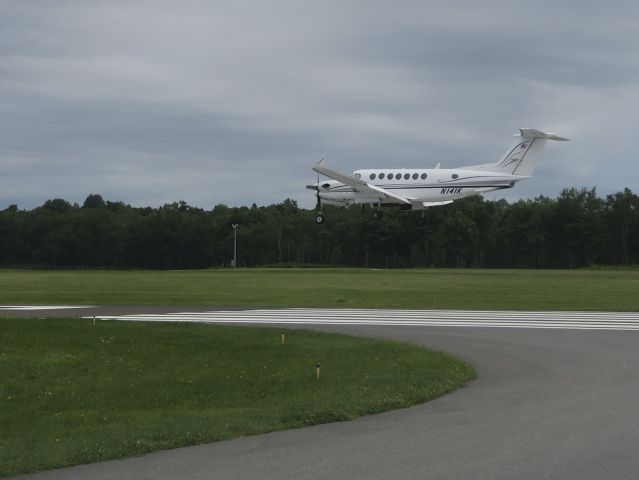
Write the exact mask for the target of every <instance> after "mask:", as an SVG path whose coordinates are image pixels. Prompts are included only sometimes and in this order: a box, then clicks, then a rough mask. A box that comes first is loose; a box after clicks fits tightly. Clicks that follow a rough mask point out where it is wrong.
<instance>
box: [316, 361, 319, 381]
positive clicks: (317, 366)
mask: <svg viewBox="0 0 639 480" xmlns="http://www.w3.org/2000/svg"><path fill="white" fill-rule="evenodd" d="M315 376H316V377H317V379H318V380H319V377H320V362H317V363H316V364H315Z"/></svg>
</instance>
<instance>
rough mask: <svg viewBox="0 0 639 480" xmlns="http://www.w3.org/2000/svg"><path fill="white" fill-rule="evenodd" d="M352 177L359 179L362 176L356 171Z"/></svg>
mask: <svg viewBox="0 0 639 480" xmlns="http://www.w3.org/2000/svg"><path fill="white" fill-rule="evenodd" d="M353 178H354V179H355V180H359V179H360V178H362V175H361V174H360V173H356V174H354V175H353Z"/></svg>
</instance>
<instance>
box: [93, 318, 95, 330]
mask: <svg viewBox="0 0 639 480" xmlns="http://www.w3.org/2000/svg"><path fill="white" fill-rule="evenodd" d="M93 326H94V327H95V315H93Z"/></svg>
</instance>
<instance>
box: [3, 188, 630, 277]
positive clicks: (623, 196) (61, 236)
mask: <svg viewBox="0 0 639 480" xmlns="http://www.w3.org/2000/svg"><path fill="white" fill-rule="evenodd" d="M232 224H238V225H239V226H238V229H237V252H238V254H237V256H238V266H240V267H254V266H267V265H297V266H302V265H315V266H319V265H344V266H356V267H393V268H406V267H479V268H579V267H587V266H593V265H636V264H638V263H639V197H637V195H635V194H634V193H633V192H631V191H630V190H629V189H625V190H624V191H622V192H618V193H615V194H613V195H608V196H606V197H605V198H601V197H599V196H598V195H597V193H596V191H595V189H594V188H592V189H585V188H582V189H575V188H570V189H565V190H564V191H563V192H562V193H561V194H560V195H559V196H558V197H557V198H548V197H543V196H542V197H538V198H536V199H535V200H525V201H524V200H522V201H518V202H515V203H508V202H506V201H504V200H501V201H487V200H484V199H483V198H482V197H471V198H467V199H464V200H460V201H457V202H455V203H453V204H451V205H447V206H444V207H436V208H431V209H428V210H426V211H425V212H424V215H423V217H422V215H421V213H420V212H405V211H399V210H395V209H384V210H383V216H382V218H381V219H380V220H373V219H372V218H371V209H370V208H369V207H366V208H360V207H359V206H357V207H355V206H354V207H351V208H349V209H344V208H325V223H324V224H321V225H317V224H316V223H315V212H314V211H313V210H306V209H301V208H298V206H297V204H296V202H295V201H293V200H290V199H287V200H284V201H283V202H282V203H278V204H274V205H269V206H265V207H258V206H256V205H253V206H251V207H239V208H231V207H227V206H225V205H217V206H215V207H214V208H213V209H212V210H204V209H200V208H195V207H191V206H189V205H187V204H186V203H185V202H176V203H172V204H167V205H164V206H162V207H159V208H151V207H146V208H138V207H131V206H129V205H126V204H124V203H122V202H111V201H104V200H103V198H102V197H101V196H100V195H89V196H88V197H87V198H86V200H85V202H84V204H83V205H82V206H80V205H77V204H71V203H69V202H67V201H65V200H62V199H53V200H48V201H47V202H45V203H44V205H42V206H40V207H37V208H34V209H32V210H19V209H18V208H17V206H15V205H11V206H9V207H8V208H6V209H5V210H2V211H0V265H2V266H4V267H36V268H66V267H79V268H171V269H172V268H178V269H181V268H211V267H214V268H215V267H224V266H229V264H230V262H231V259H232V258H233V228H232Z"/></svg>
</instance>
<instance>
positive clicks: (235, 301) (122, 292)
mask: <svg viewBox="0 0 639 480" xmlns="http://www.w3.org/2000/svg"><path fill="white" fill-rule="evenodd" d="M638 292H639V270H631V269H627V270H614V269H603V270H469V269H464V270H452V269H426V270H368V269H346V268H345V269H288V268H283V269H250V270H249V269H238V270H237V271H233V270H182V271H180V270H177V271H176V270H173V271H131V270H127V271H102V270H68V271H49V270H0V304H5V305H7V304H47V303H55V304H60V303H72V304H95V305H117V304H120V305H179V306H208V305H210V306H242V307H353V308H355V307H369V308H460V309H516V310H527V309H529V310H620V311H637V310H639V295H638V294H637V293H638Z"/></svg>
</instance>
